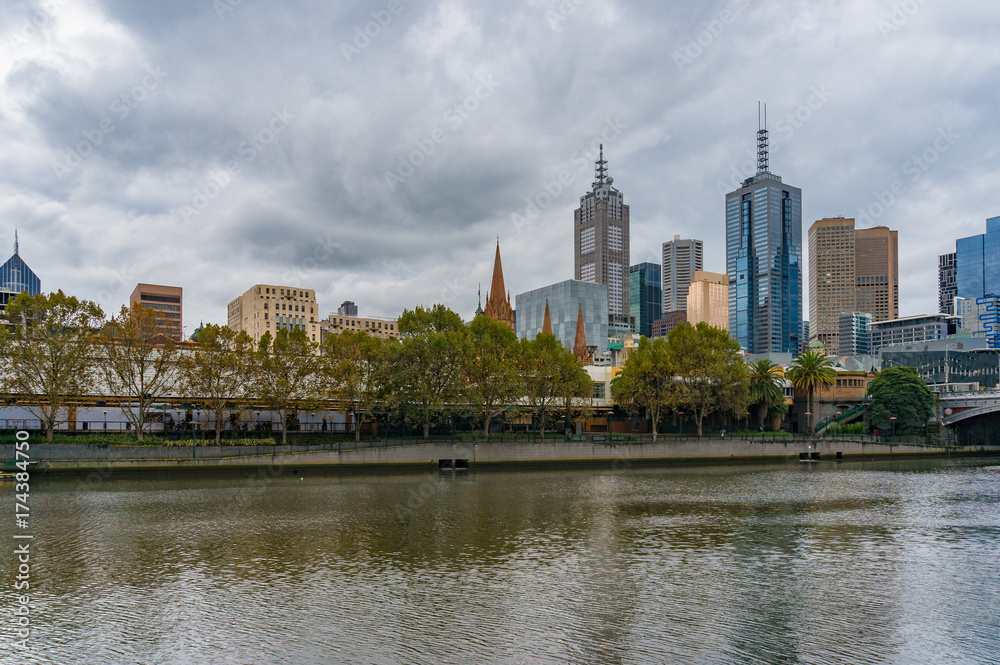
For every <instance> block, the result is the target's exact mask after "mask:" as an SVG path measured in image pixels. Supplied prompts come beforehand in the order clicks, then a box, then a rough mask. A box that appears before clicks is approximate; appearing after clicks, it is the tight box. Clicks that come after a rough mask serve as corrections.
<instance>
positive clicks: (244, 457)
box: [0, 437, 1000, 473]
mask: <svg viewBox="0 0 1000 665" xmlns="http://www.w3.org/2000/svg"><path fill="white" fill-rule="evenodd" d="M980 452H993V453H1000V447H992V448H990V449H984V448H978V447H977V448H961V447H955V446H951V447H944V446H938V445H929V444H925V443H920V442H916V441H913V442H906V443H904V442H899V443H896V442H893V443H888V442H881V441H879V442H877V441H873V440H871V438H870V437H853V438H852V437H842V438H825V437H817V438H812V437H795V438H793V437H788V438H771V439H768V438H764V439H761V438H752V439H741V438H707V437H703V438H700V439H699V438H694V437H691V438H681V437H671V438H665V437H660V439H659V441H657V442H653V441H651V440H649V439H648V438H647V439H646V440H644V441H634V440H633V441H627V440H610V439H608V438H605V437H594V439H593V440H583V441H556V440H546V441H544V442H543V441H537V442H532V441H513V442H512V441H503V442H502V441H499V440H491V441H488V442H487V441H474V440H470V441H467V442H461V441H460V442H451V441H449V442H426V443H425V442H420V441H392V440H389V441H370V442H360V443H359V444H356V443H355V442H353V441H352V442H344V443H341V444H336V443H334V444H310V445H305V444H300V445H296V444H289V445H260V446H215V445H204V446H203V445H198V446H176V445H175V446H159V445H149V446H108V445H90V444H45V443H32V446H31V458H32V461H33V462H35V463H36V464H33V467H34V469H35V470H36V471H39V472H52V473H59V472H80V471H90V470H108V469H121V470H133V471H167V470H171V469H173V470H182V469H192V470H195V469H203V470H211V469H222V468H230V469H233V470H237V469H239V468H262V467H282V468H288V469H292V468H301V469H308V468H316V469H319V468H322V467H330V468H336V467H342V468H349V467H399V468H405V467H416V468H427V467H437V468H466V467H468V468H477V467H489V466H500V465H549V466H574V465H594V464H609V465H611V466H613V467H614V468H627V467H628V466H631V465H632V464H638V463H643V462H649V463H666V464H669V463H699V462H700V463H713V462H717V463H718V462H725V463H730V462H739V461H745V462H758V461H775V462H781V461H786V462H795V461H800V460H801V461H805V460H808V461H810V462H813V461H820V462H823V461H833V460H837V459H847V458H851V459H884V458H889V457H890V456H907V457H915V456H929V455H930V456H933V455H943V454H966V453H980ZM0 456H2V458H3V460H4V461H5V462H6V461H7V460H12V459H14V446H13V445H12V444H5V445H2V446H0Z"/></svg>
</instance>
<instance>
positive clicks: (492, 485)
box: [0, 463, 1000, 664]
mask: <svg viewBox="0 0 1000 665" xmlns="http://www.w3.org/2000/svg"><path fill="white" fill-rule="evenodd" d="M998 470H1000V466H996V465H993V466H978V467H977V466H976V465H974V464H972V465H969V464H966V465H957V466H954V465H949V464H946V463H940V464H938V465H937V466H935V465H928V464H926V463H922V464H920V465H914V466H912V467H910V466H907V465H906V464H902V465H899V464H897V463H894V464H893V468H891V469H888V468H887V466H886V465H869V466H865V465H858V464H851V465H844V466H838V467H832V466H830V467H828V468H827V469H826V470H824V469H809V470H806V469H801V468H798V467H793V468H790V469H789V468H785V467H780V466H779V467H766V468H753V467H712V468H707V469H693V468H692V469H661V470H642V471H629V472H627V473H621V472H613V473H608V472H604V471H601V470H594V471H573V472H517V473H469V474H467V476H466V477H464V478H462V479H461V480H459V481H456V482H452V481H450V480H447V479H441V478H438V477H436V476H435V477H433V478H431V477H424V476H358V477H350V478H309V479H307V480H305V481H298V482H291V481H285V480H284V479H281V478H278V479H275V480H274V481H273V482H268V483H265V484H257V485H254V484H251V483H246V482H242V481H239V480H226V481H210V480H204V479H197V480H184V479H177V480H171V481H153V482H135V481H113V480H112V481H108V482H105V483H103V484H101V485H100V486H99V487H98V488H97V489H94V490H87V491H71V490H69V489H68V488H67V487H65V486H62V485H60V483H59V482H52V483H49V484H48V485H47V486H46V487H45V488H43V489H42V490H40V491H39V493H38V494H37V495H33V498H34V499H37V503H36V504H35V510H36V511H37V514H38V515H39V521H38V525H39V533H40V535H43V536H44V537H43V538H39V540H38V542H37V546H38V549H37V552H38V555H39V559H38V565H37V569H36V575H37V585H38V586H37V591H36V594H37V595H36V598H37V600H38V602H39V605H40V606H41V608H42V610H41V615H42V616H44V617H45V621H44V622H43V623H41V624H40V625H39V629H38V630H39V632H38V643H39V644H43V643H44V644H45V649H44V652H43V653H41V656H42V659H41V660H40V661H39V662H46V663H60V664H62V663H76V662H101V663H171V664H174V663H177V664H187V663H203V662H212V663H329V662H344V663H406V664H410V663H441V662H444V661H446V660H447V662H449V663H451V662H455V663H477V664H479V663H535V664H537V663H727V664H728V663H733V664H736V663H741V664H742V663H783V662H788V663H794V662H808V663H819V664H825V663H831V664H832V663H838V664H839V663H852V664H853V663H885V662H890V663H909V662H921V663H951V662H970V663H986V662H995V659H994V655H993V654H995V653H996V652H998V651H1000V639H998V637H997V632H996V630H995V626H996V625H1000V610H998V608H1000V584H998V581H997V577H998V576H997V575H996V570H997V568H996V550H997V544H998V542H1000V489H998V487H1000V486H998V484H997V482H996V478H997V471H998ZM414 497H418V498H419V500H417V499H415V498H414ZM2 528H6V529H9V526H4V527H2ZM0 535H3V534H0ZM10 572H11V569H10V564H9V562H2V563H0V573H3V574H9V573H10ZM4 658H5V656H4V655H2V653H0V663H2V662H8V661H6V660H5V659H4Z"/></svg>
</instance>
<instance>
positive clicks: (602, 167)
mask: <svg viewBox="0 0 1000 665" xmlns="http://www.w3.org/2000/svg"><path fill="white" fill-rule="evenodd" d="M594 178H595V180H594V190H595V191H596V190H597V188H598V187H600V186H601V185H603V184H604V183H605V181H606V180H607V178H608V161H607V160H606V159H604V144H603V143H602V144H601V154H600V156H599V157H598V158H597V162H595V163H594Z"/></svg>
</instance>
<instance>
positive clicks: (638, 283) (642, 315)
mask: <svg viewBox="0 0 1000 665" xmlns="http://www.w3.org/2000/svg"><path fill="white" fill-rule="evenodd" d="M628 278H629V299H630V301H631V302H630V305H629V309H630V315H631V316H632V318H633V319H635V331H636V332H637V333H639V334H640V335H645V336H646V337H652V336H653V321H655V320H657V319H658V318H660V311H661V310H660V307H661V304H662V295H661V293H662V290H661V287H660V266H658V265H656V264H655V263H649V262H648V261H647V262H644V263H639V264H637V265H634V266H632V267H631V268H629V275H628Z"/></svg>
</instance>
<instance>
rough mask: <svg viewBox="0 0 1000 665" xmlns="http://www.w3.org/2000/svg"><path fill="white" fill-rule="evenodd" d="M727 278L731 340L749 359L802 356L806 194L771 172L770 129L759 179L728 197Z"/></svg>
mask: <svg viewBox="0 0 1000 665" xmlns="http://www.w3.org/2000/svg"><path fill="white" fill-rule="evenodd" d="M765 125H766V121H765ZM726 272H727V273H728V275H729V334H730V335H732V336H733V337H734V338H735V339H736V340H737V341H739V343H740V345H741V346H743V347H744V348H745V349H746V351H747V352H748V353H754V354H761V353H792V354H798V353H799V352H800V351H801V350H802V348H803V340H802V190H800V189H799V188H798V187H792V186H790V185H786V184H783V183H782V182H781V178H780V177H778V176H776V175H774V174H773V173H771V172H770V171H769V170H768V133H767V129H766V128H761V129H759V130H757V174H756V175H754V176H752V177H750V178H747V179H746V180H744V181H743V185H742V186H741V187H740V188H739V189H737V190H735V191H732V192H730V193H728V194H726Z"/></svg>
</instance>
